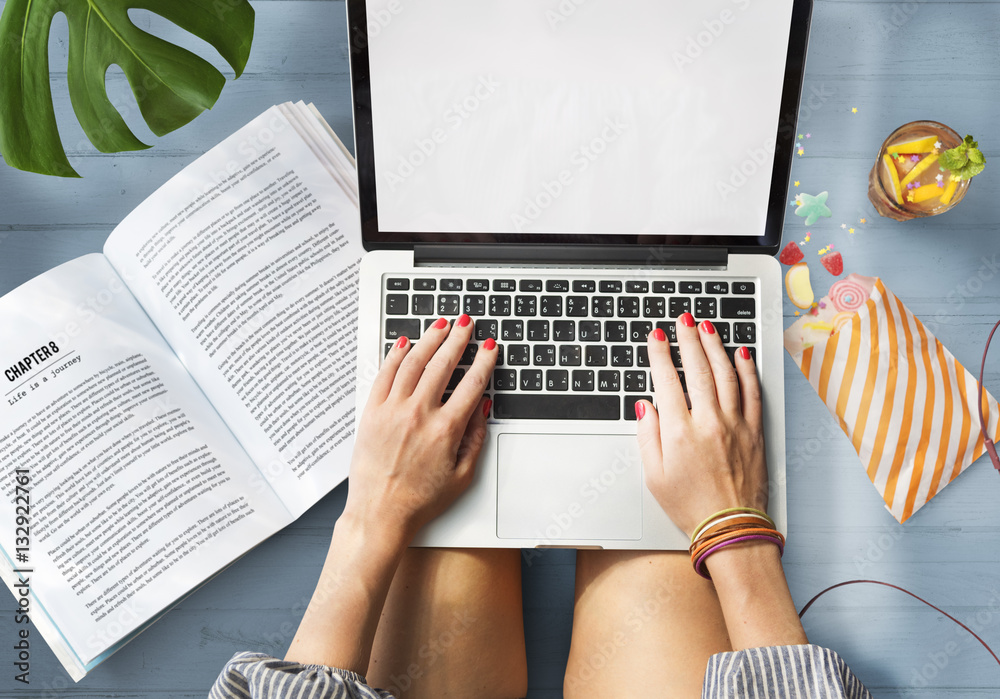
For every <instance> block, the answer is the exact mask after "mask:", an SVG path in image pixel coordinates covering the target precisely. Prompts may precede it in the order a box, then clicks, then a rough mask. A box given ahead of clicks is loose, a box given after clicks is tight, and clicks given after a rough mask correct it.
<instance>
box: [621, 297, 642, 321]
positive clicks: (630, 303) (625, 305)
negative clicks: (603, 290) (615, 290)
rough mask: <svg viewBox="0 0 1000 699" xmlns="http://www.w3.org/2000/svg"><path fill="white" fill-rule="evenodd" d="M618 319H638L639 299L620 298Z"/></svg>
mask: <svg viewBox="0 0 1000 699" xmlns="http://www.w3.org/2000/svg"><path fill="white" fill-rule="evenodd" d="M618 317H619V318H638V317H639V297H638V296H619V297H618Z"/></svg>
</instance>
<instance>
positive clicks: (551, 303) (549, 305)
mask: <svg viewBox="0 0 1000 699" xmlns="http://www.w3.org/2000/svg"><path fill="white" fill-rule="evenodd" d="M562 307H563V303H562V296H543V297H542V298H541V301H540V302H539V305H538V308H539V312H540V313H541V314H542V316H550V317H551V316H561V315H562V314H563V312H562Z"/></svg>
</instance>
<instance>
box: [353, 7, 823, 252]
mask: <svg viewBox="0 0 1000 699" xmlns="http://www.w3.org/2000/svg"><path fill="white" fill-rule="evenodd" d="M359 4H360V3H352V5H353V6H355V7H352V10H351V12H352V17H351V21H352V24H353V25H354V26H352V44H353V47H352V48H353V52H352V53H353V55H352V70H353V71H354V73H355V83H354V86H355V99H356V102H358V105H359V107H360V111H359V112H358V113H357V114H356V123H357V126H356V128H357V131H358V133H357V142H358V155H359V170H360V176H361V188H362V191H363V193H364V195H365V198H366V199H367V200H368V201H367V206H363V212H362V214H363V218H365V219H369V220H367V221H366V226H365V228H366V231H365V233H366V239H367V238H372V237H374V238H375V239H376V241H377V240H381V241H384V242H392V241H400V242H403V241H420V240H433V241H436V242H448V241H452V240H453V241H459V240H469V239H474V240H483V239H486V240H497V241H502V240H517V241H519V242H531V241H533V240H537V241H545V242H559V241H560V240H562V241H570V240H577V241H581V242H608V241H611V242H615V241H616V240H666V239H673V240H674V241H679V240H684V241H692V242H698V243H706V242H708V243H722V242H726V241H729V242H735V243H736V244H737V245H741V244H742V245H754V244H756V245H761V244H768V243H769V240H770V239H773V238H774V235H775V231H774V230H771V231H768V230H767V229H768V224H769V216H768V207H769V205H773V200H774V199H775V197H774V196H773V195H774V194H775V192H776V191H777V190H780V203H781V205H782V210H781V211H779V212H778V216H777V220H776V225H775V222H774V221H772V226H771V227H772V228H777V229H778V230H777V234H778V235H780V220H781V214H783V207H784V206H785V205H786V204H787V202H785V201H784V198H785V191H786V188H787V175H788V167H789V161H790V156H791V152H790V151H791V147H792V141H793V140H794V126H795V124H794V114H795V106H796V105H797V102H798V93H799V85H800V82H801V68H802V60H803V56H802V54H803V53H804V42H805V37H804V33H805V26H804V25H805V24H806V22H807V18H806V16H807V15H808V11H807V10H806V11H805V12H804V13H803V12H799V14H800V15H803V17H802V18H801V21H800V22H799V25H800V26H798V27H795V26H793V5H794V3H793V0H769V1H768V2H753V1H752V0H710V1H704V0H700V1H699V2H691V1H690V0H668V1H665V0H613V1H612V0H551V1H543V2H538V1H537V0H419V2H418V1H417V0H368V1H367V2H365V3H363V5H364V7H363V8H362V9H363V10H364V11H365V15H364V17H362V18H360V19H359V18H358V17H357V9H356V6H358V5H359ZM801 4H802V3H800V5H801ZM796 31H799V32H801V33H802V34H803V36H801V37H799V38H798V41H796V40H795V37H793V33H794V32H796ZM359 36H360V37H361V38H360V39H359ZM799 46H800V48H799ZM359 52H361V53H362V54H366V58H367V65H361V63H362V62H361V61H359V60H358V59H359V55H360V54H359ZM790 64H792V65H790ZM360 73H363V75H359V74H360ZM359 77H360V79H361V82H360V84H359ZM789 92H792V93H794V95H792V98H793V99H794V101H793V102H792V99H790V98H789V94H788V93H789ZM783 95H784V100H783ZM790 102H791V104H789V103H790ZM369 110H370V111H369ZM789 116H790V118H789ZM369 139H370V140H369ZM365 209H367V210H365ZM372 209H374V210H372ZM773 213H774V212H772V218H773ZM769 233H770V235H769ZM776 242H777V240H776V239H775V240H774V241H773V243H776Z"/></svg>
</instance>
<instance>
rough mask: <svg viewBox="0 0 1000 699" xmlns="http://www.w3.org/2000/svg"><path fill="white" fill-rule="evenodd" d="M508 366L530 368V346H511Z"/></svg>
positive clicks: (508, 353)
mask: <svg viewBox="0 0 1000 699" xmlns="http://www.w3.org/2000/svg"><path fill="white" fill-rule="evenodd" d="M507 364H508V365H510V366H528V365H529V364H531V348H530V347H528V345H509V346H508V347H507Z"/></svg>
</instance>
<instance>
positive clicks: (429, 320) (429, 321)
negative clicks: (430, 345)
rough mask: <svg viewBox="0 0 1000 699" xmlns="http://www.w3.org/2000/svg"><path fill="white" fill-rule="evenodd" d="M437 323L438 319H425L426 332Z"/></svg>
mask: <svg viewBox="0 0 1000 699" xmlns="http://www.w3.org/2000/svg"><path fill="white" fill-rule="evenodd" d="M436 322H437V318H424V330H427V328H429V327H431V326H432V325H434V323H436Z"/></svg>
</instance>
